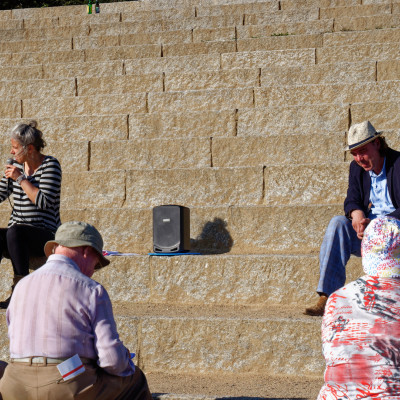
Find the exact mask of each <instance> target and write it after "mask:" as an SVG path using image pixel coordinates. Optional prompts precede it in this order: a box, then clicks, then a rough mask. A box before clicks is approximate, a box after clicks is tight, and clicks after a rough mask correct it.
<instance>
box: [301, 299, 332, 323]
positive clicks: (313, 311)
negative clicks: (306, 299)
mask: <svg viewBox="0 0 400 400" xmlns="http://www.w3.org/2000/svg"><path fill="white" fill-rule="evenodd" d="M327 301H328V296H325V295H324V294H323V295H321V296H320V297H319V300H318V303H317V304H316V305H315V306H313V307H308V308H306V311H305V312H304V314H305V315H312V316H313V317H322V316H323V315H324V311H325V305H326V302H327Z"/></svg>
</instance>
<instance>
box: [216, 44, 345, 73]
mask: <svg viewBox="0 0 400 400" xmlns="http://www.w3.org/2000/svg"><path fill="white" fill-rule="evenodd" d="M315 53H316V50H315V49H287V50H272V51H242V52H240V53H237V52H236V53H226V54H221V68H222V69H234V68H263V67H269V66H275V67H279V66H282V67H285V68H286V67H287V66H288V65H290V66H302V65H304V66H307V65H315V63H316V57H315V55H316V54H315ZM317 54H318V53H317ZM338 61H339V60H337V61H336V62H338ZM342 61H343V60H342Z"/></svg>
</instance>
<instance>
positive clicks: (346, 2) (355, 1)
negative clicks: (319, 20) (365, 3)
mask: <svg viewBox="0 0 400 400" xmlns="http://www.w3.org/2000/svg"><path fill="white" fill-rule="evenodd" d="M359 4H361V0H300V1H298V0H283V1H282V3H281V9H282V10H293V9H294V10H296V9H299V8H312V7H323V8H327V7H346V6H356V5H359Z"/></svg>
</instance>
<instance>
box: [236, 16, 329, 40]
mask: <svg viewBox="0 0 400 400" xmlns="http://www.w3.org/2000/svg"><path fill="white" fill-rule="evenodd" d="M331 31H333V20H328V19H324V20H318V21H308V22H294V23H281V24H279V23H275V24H268V25H244V26H237V27H236V32H237V37H238V39H250V38H255V39H256V38H259V37H262V36H272V35H274V36H278V35H281V36H283V35H287V34H289V35H307V34H319V33H325V32H331Z"/></svg>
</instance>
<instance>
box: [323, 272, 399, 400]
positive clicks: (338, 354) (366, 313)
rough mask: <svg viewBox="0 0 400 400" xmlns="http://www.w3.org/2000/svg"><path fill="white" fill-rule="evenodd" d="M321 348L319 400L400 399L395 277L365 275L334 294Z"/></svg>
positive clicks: (329, 300) (328, 307) (397, 300)
mask: <svg viewBox="0 0 400 400" xmlns="http://www.w3.org/2000/svg"><path fill="white" fill-rule="evenodd" d="M322 347H323V354H324V357H325V361H326V370H325V385H324V386H323V387H322V389H321V391H320V393H319V396H318V400H328V399H329V400H330V399H376V398H384V399H400V278H383V277H380V276H370V275H366V276H363V277H361V278H359V279H358V280H356V281H354V282H351V283H349V284H348V285H346V286H344V287H343V288H341V289H339V290H337V291H336V292H335V293H333V294H332V295H331V296H330V297H329V299H328V302H327V305H326V308H325V315H324V317H323V320H322Z"/></svg>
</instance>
